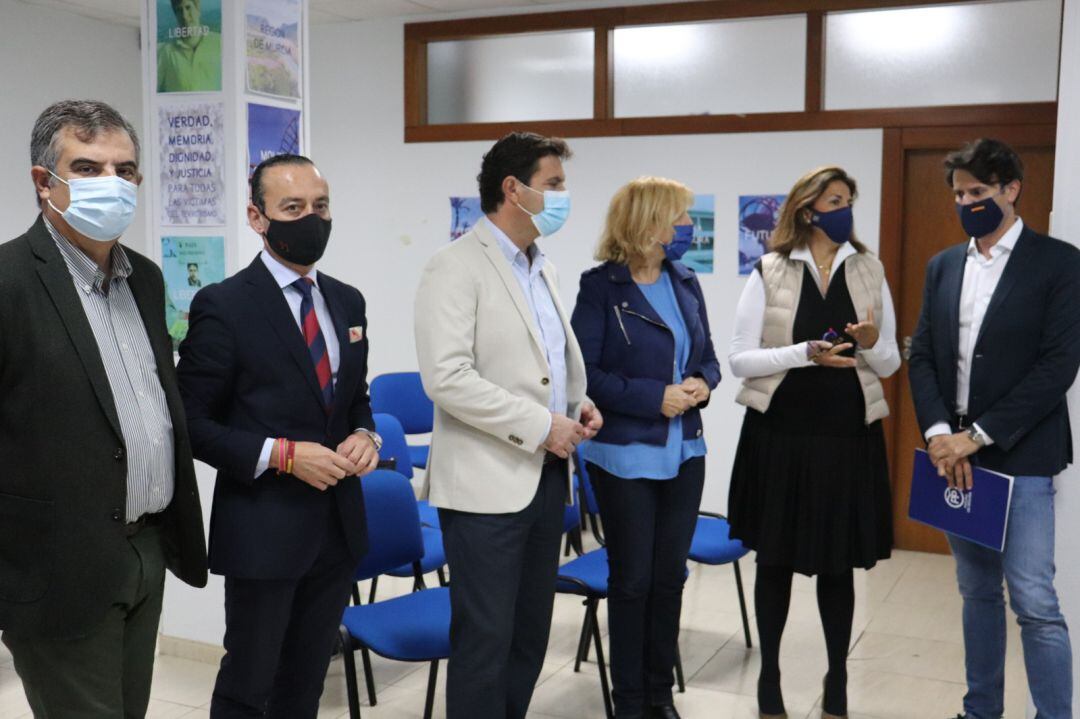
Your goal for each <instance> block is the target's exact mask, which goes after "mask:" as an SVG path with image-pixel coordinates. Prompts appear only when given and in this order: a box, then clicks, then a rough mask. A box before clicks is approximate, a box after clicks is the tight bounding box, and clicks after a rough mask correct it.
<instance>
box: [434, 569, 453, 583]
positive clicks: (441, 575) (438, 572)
mask: <svg viewBox="0 0 1080 719" xmlns="http://www.w3.org/2000/svg"><path fill="white" fill-rule="evenodd" d="M435 574H436V575H438V577H439V586H440V587H448V586H450V583H449V582H447V581H446V569H445V568H444V567H439V568H438V569H436V570H435Z"/></svg>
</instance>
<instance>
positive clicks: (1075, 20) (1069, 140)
mask: <svg viewBox="0 0 1080 719" xmlns="http://www.w3.org/2000/svg"><path fill="white" fill-rule="evenodd" d="M1078 196H1080V0H1065V17H1064V21H1063V23H1062V29H1061V77H1060V85H1059V89H1058V134H1057V155H1056V157H1055V160H1054V205H1053V208H1054V210H1053V215H1052V227H1051V231H1052V232H1053V234H1054V235H1055V236H1056V237H1060V238H1061V239H1063V240H1066V241H1068V242H1072V243H1073V244H1075V245H1080V204H1077V201H1076V198H1077V197H1078ZM1069 407H1070V410H1071V411H1070V416H1071V418H1072V431H1073V447H1074V448H1075V451H1076V452H1080V384H1074V385H1073V387H1072V389H1071V390H1070V391H1069ZM1077 459H1078V460H1080V457H1077ZM1057 490H1058V494H1057V516H1056V525H1055V526H1056V530H1057V557H1056V559H1057V568H1058V576H1057V587H1058V592H1059V594H1060V597H1061V603H1062V611H1064V613H1065V619H1066V621H1069V622H1070V623H1071V624H1070V626H1071V627H1072V630H1073V631H1072V641H1073V647H1074V652H1073V657H1074V658H1073V706H1074V707H1080V662H1077V661H1076V658H1075V656H1076V653H1075V647H1077V646H1080V632H1078V631H1077V629H1078V627H1080V468H1078V466H1077V465H1076V464H1073V465H1072V466H1071V467H1069V468H1068V469H1067V470H1065V471H1064V472H1062V474H1061V476H1060V477H1058V479H1057ZM1028 716H1029V717H1033V716H1035V712H1034V710H1033V709H1032V708H1029V710H1028Z"/></svg>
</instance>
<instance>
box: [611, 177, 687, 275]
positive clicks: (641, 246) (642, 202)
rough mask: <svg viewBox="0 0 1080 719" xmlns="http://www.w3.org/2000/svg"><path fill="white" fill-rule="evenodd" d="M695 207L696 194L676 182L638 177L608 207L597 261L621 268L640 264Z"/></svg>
mask: <svg viewBox="0 0 1080 719" xmlns="http://www.w3.org/2000/svg"><path fill="white" fill-rule="evenodd" d="M693 204H694V193H693V191H692V190H691V189H690V188H689V187H687V186H686V185H684V184H682V183H681V182H676V181H675V180H668V179H666V178H663V177H639V178H637V179H636V180H634V181H632V182H630V183H627V184H626V185H623V186H622V187H621V188H619V191H618V192H616V193H615V196H614V197H612V198H611V205H609V206H608V213H607V220H606V221H605V222H604V233H603V234H602V235H601V236H600V244H599V246H598V247H597V248H596V259H597V260H599V261H601V262H616V263H618V264H621V265H630V264H632V263H638V262H641V261H642V260H644V259H645V257H646V255H647V253H648V250H649V247H650V246H651V245H652V244H653V243H654V242H656V241H657V236H658V235H659V234H660V233H661V232H662V231H663V230H665V229H667V228H669V227H671V226H672V225H674V224H675V220H677V219H679V216H680V215H682V214H683V213H684V212H686V211H687V210H689V209H690V206H691V205H693Z"/></svg>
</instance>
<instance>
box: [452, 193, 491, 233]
mask: <svg viewBox="0 0 1080 719" xmlns="http://www.w3.org/2000/svg"><path fill="white" fill-rule="evenodd" d="M483 216H484V211H483V210H481V209H480V198H479V197H451V198H450V241H451V242H453V241H454V240H456V239H458V238H459V237H461V236H462V235H464V234H465V233H466V232H468V231H469V230H471V229H472V228H473V225H475V224H476V223H477V222H479V220H480V218H481V217H483Z"/></svg>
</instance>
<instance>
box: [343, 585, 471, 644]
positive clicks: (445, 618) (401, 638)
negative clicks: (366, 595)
mask: <svg viewBox="0 0 1080 719" xmlns="http://www.w3.org/2000/svg"><path fill="white" fill-rule="evenodd" d="M341 623H342V624H343V625H344V626H345V628H346V629H348V631H349V634H351V635H352V637H353V638H354V639H355V640H356V641H357V642H359V643H360V644H361V645H362V646H365V647H367V648H369V649H371V651H373V652H375V653H376V654H378V655H380V656H383V657H386V658H387V659H395V660H398V661H404V662H430V661H435V660H436V659H446V658H447V657H449V656H450V590H449V589H447V588H446V587H436V588H435V589H425V590H423V591H421V592H412V593H410V594H405V595H403V596H400V597H395V598H393V599H386V600H384V601H381V602H376V603H374V604H364V605H362V606H359V607H348V608H347V609H346V610H345V616H344V617H342V620H341Z"/></svg>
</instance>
